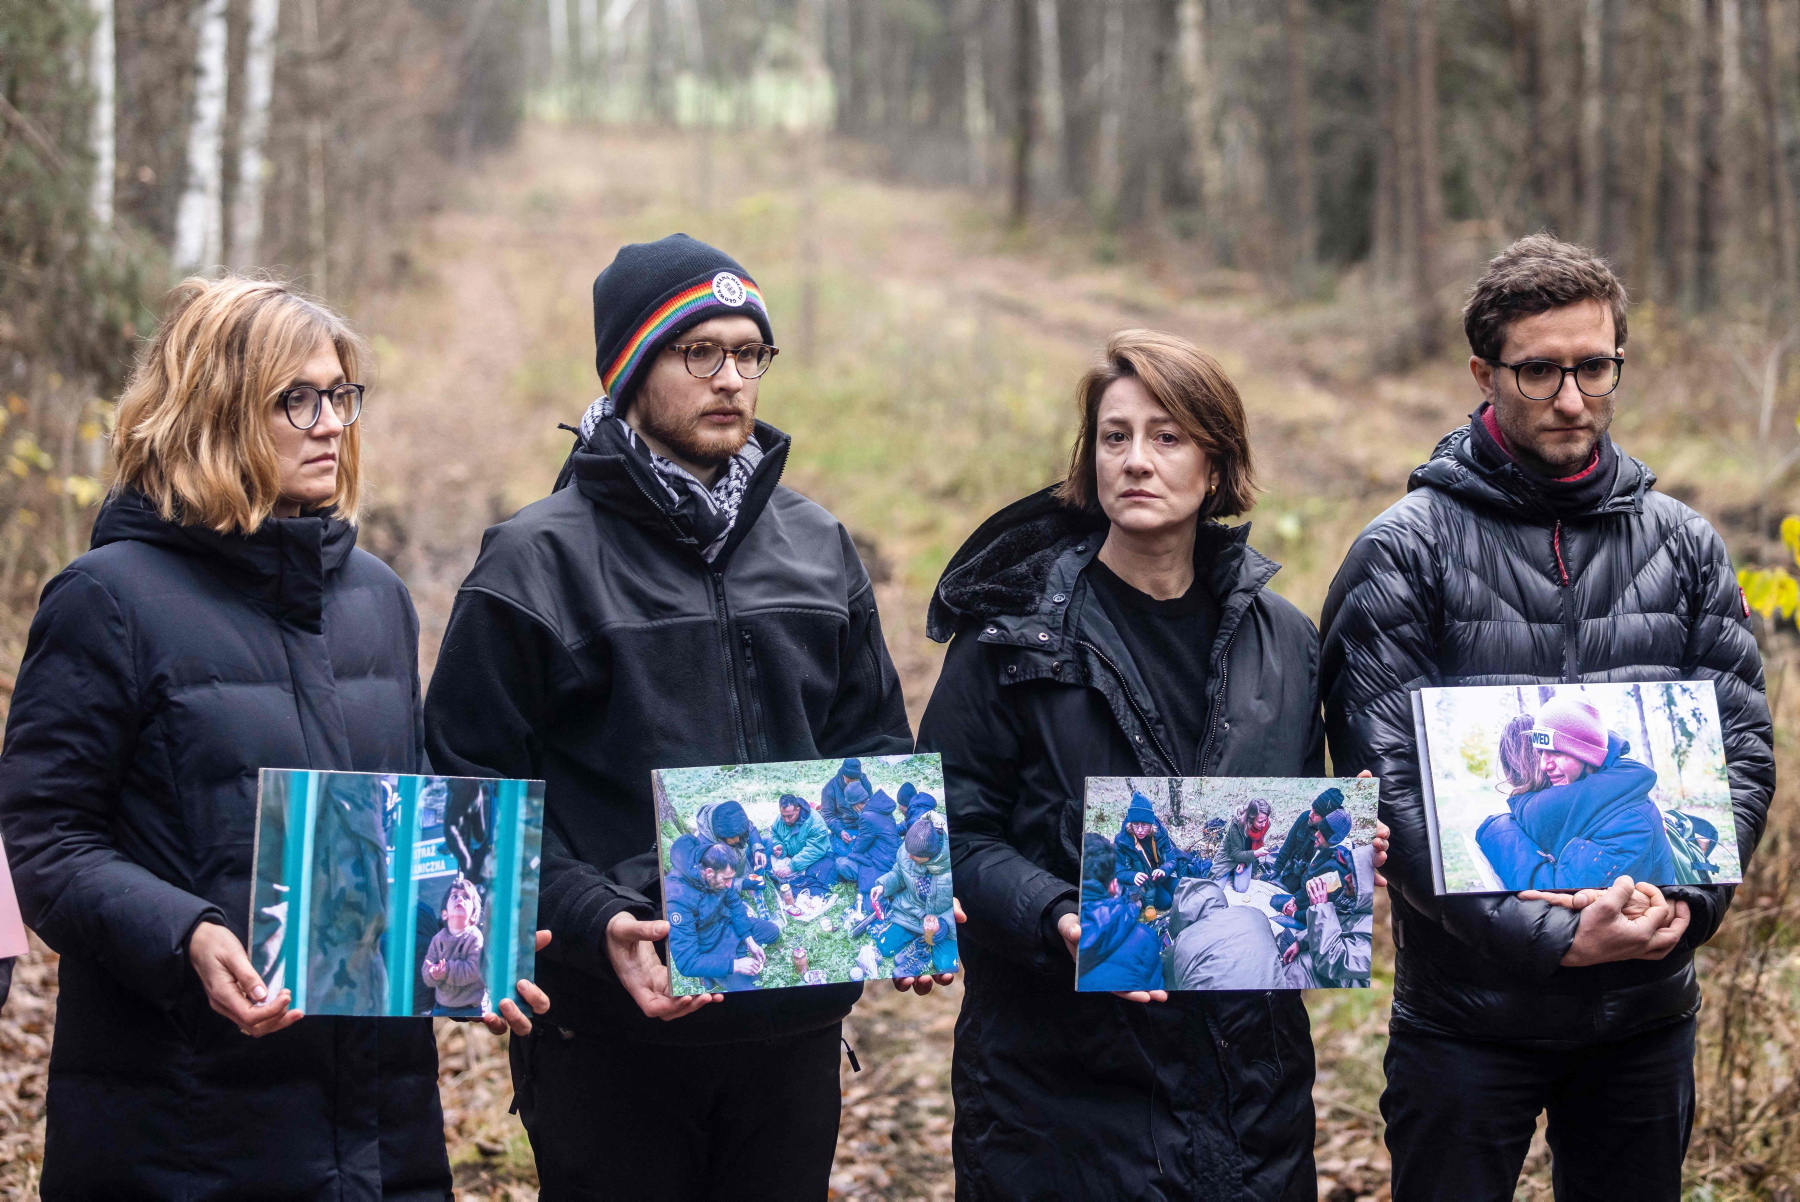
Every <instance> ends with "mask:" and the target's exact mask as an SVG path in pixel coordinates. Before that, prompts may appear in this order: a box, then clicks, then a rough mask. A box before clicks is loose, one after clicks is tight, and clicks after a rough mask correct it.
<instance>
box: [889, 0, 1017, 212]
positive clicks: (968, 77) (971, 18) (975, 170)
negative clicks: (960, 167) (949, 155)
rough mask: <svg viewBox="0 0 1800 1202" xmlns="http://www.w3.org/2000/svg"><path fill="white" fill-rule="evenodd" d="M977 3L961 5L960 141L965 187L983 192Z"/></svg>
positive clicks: (968, 0)
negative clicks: (964, 153)
mask: <svg viewBox="0 0 1800 1202" xmlns="http://www.w3.org/2000/svg"><path fill="white" fill-rule="evenodd" d="M982 16H983V13H982V3H981V0H963V2H962V27H963V35H962V46H963V137H964V139H965V140H966V141H967V143H968V154H969V187H971V188H973V189H975V191H977V192H985V191H987V183H988V132H989V130H990V129H991V128H992V123H991V122H990V121H989V119H988V106H987V61H986V55H985V54H984V53H983V51H982V37H981V34H982V24H983V22H982ZM864 19H865V20H867V16H866V15H865V18H864Z"/></svg>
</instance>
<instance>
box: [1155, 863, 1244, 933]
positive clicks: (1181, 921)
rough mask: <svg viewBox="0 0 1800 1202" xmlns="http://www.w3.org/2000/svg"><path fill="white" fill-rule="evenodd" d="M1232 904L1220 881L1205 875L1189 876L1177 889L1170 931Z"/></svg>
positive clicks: (1186, 926)
mask: <svg viewBox="0 0 1800 1202" xmlns="http://www.w3.org/2000/svg"><path fill="white" fill-rule="evenodd" d="M1230 905H1231V903H1230V902H1228V901H1226V900H1225V890H1224V889H1222V888H1221V887H1220V886H1219V882H1217V881H1213V880H1208V879H1206V878H1205V877H1192V876H1191V877H1187V878H1185V879H1183V880H1182V882H1181V884H1180V885H1179V886H1177V887H1176V890H1175V908H1174V911H1173V914H1172V916H1171V917H1170V919H1169V933H1170V934H1175V933H1177V932H1179V931H1182V930H1185V929H1186V928H1188V927H1190V926H1193V925H1194V924H1195V923H1197V922H1199V921H1200V920H1201V919H1202V918H1205V917H1206V916H1207V915H1208V914H1211V913H1212V912H1213V911H1215V910H1224V909H1227V908H1228V907H1229V906H1230Z"/></svg>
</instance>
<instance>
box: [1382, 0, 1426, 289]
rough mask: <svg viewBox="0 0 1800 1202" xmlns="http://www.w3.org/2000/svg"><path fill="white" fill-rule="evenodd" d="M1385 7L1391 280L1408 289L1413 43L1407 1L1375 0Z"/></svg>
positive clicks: (1412, 225) (1414, 238) (1414, 138)
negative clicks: (1392, 204) (1390, 113)
mask: <svg viewBox="0 0 1800 1202" xmlns="http://www.w3.org/2000/svg"><path fill="white" fill-rule="evenodd" d="M1379 2H1380V3H1381V4H1383V5H1384V6H1385V7H1386V8H1387V9H1388V35H1389V37H1391V38H1392V39H1393V40H1392V43H1391V49H1392V53H1391V54H1390V55H1389V61H1390V62H1391V63H1392V64H1393V66H1394V80H1395V84H1396V87H1395V90H1394V162H1395V174H1394V197H1395V200H1396V202H1397V208H1398V212H1397V213H1396V214H1395V227H1394V228H1395V230H1396V232H1397V234H1398V237H1397V239H1396V241H1395V246H1396V249H1397V251H1398V254H1397V256H1396V259H1395V263H1394V268H1395V282H1396V283H1401V284H1404V285H1405V287H1406V289H1407V291H1409V292H1410V291H1412V290H1413V289H1414V287H1415V286H1416V282H1417V280H1418V268H1417V264H1418V261H1419V236H1420V227H1421V225H1422V221H1421V216H1420V212H1419V184H1418V180H1419V97H1418V90H1419V89H1418V72H1417V71H1416V70H1415V69H1414V68H1413V60H1414V59H1415V58H1416V56H1417V49H1418V48H1417V46H1416V45H1415V44H1414V39H1413V36H1412V23H1411V21H1410V20H1409V14H1408V12H1407V0H1379Z"/></svg>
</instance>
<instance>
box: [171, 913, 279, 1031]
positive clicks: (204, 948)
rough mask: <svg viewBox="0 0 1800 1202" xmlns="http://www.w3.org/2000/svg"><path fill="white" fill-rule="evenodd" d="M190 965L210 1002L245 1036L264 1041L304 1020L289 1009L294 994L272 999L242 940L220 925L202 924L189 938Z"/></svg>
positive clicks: (213, 923)
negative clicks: (252, 965)
mask: <svg viewBox="0 0 1800 1202" xmlns="http://www.w3.org/2000/svg"><path fill="white" fill-rule="evenodd" d="M188 963H189V964H192V965H193V966H194V972H195V973H196V974H197V975H198V976H199V978H200V984H201V985H202V986H203V987H204V988H205V989H206V1000H207V1001H208V1002H209V1003H210V1004H211V1005H212V1008H213V1009H214V1010H216V1011H217V1012H218V1013H220V1014H222V1015H224V1016H225V1017H226V1018H228V1019H230V1020H231V1022H232V1024H233V1025H234V1026H236V1027H237V1029H238V1030H240V1031H242V1032H243V1033H244V1034H246V1035H249V1036H251V1037H252V1038H256V1039H260V1038H262V1037H263V1036H264V1035H268V1034H270V1033H272V1032H275V1031H280V1030H284V1029H285V1028H287V1027H291V1026H293V1025H294V1024H295V1023H297V1022H299V1021H300V1020H301V1019H302V1018H303V1017H305V1016H304V1015H303V1014H301V1012H300V1011H298V1010H289V1009H288V1003H289V1001H291V1000H292V998H293V995H292V994H291V993H289V992H288V991H287V990H285V989H283V990H282V991H281V992H280V993H278V994H276V995H275V996H274V997H270V996H269V990H268V988H267V987H266V986H265V985H264V984H263V980H262V978H261V977H259V976H257V975H256V970H255V969H254V968H252V967H250V957H249V955H248V954H247V953H246V952H245V951H244V945H243V944H241V943H239V942H238V937H237V936H236V935H233V934H232V933H231V932H230V931H228V930H226V929H225V928H224V927H222V926H220V925H219V924H218V923H216V922H202V923H201V924H200V925H199V926H197V927H195V928H194V933H193V934H192V935H189V936H188Z"/></svg>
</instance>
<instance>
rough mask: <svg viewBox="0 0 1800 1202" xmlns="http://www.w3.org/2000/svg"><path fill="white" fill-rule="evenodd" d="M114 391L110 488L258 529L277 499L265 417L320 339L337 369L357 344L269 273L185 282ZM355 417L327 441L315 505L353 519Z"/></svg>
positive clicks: (187, 521) (349, 374) (355, 369)
mask: <svg viewBox="0 0 1800 1202" xmlns="http://www.w3.org/2000/svg"><path fill="white" fill-rule="evenodd" d="M170 296H171V298H172V299H171V303H170V305H169V309H168V312H167V314H166V315H165V316H164V318H163V320H162V324H161V325H160V326H159V327H158V328H157V331H156V335H155V336H154V337H153V338H151V340H150V342H149V344H148V345H147V346H146V347H145V348H144V351H143V353H142V354H141V355H140V356H139V357H138V361H137V364H136V366H135V367H134V368H133V369H132V373H131V379H130V380H129V381H128V382H127V384H126V386H125V392H124V393H123V395H121V396H120V398H119V413H118V421H117V423H116V424H115V427H114V431H113V438H112V458H113V490H114V492H115V493H117V492H119V491H122V490H125V489H136V490H137V491H139V492H141V493H143V494H144V496H145V497H147V498H149V500H150V502H151V503H152V504H153V505H155V506H156V509H157V512H158V513H160V514H162V516H163V517H164V518H165V519H167V520H170V521H179V522H181V523H183V524H184V525H196V526H209V527H211V528H212V529H214V530H217V531H219V532H220V533H222V534H229V533H233V532H237V533H248V532H250V531H252V530H255V529H256V528H257V527H259V526H261V525H262V524H263V522H264V521H266V520H267V519H268V517H269V515H270V514H271V513H273V512H274V510H275V506H276V505H277V504H278V503H279V501H280V500H281V470H280V464H279V462H278V461H277V459H276V454H275V442H274V438H273V437H272V436H271V435H270V433H269V415H270V413H271V412H272V410H273V406H274V404H275V398H276V396H277V394H279V393H280V392H281V391H282V389H284V388H287V387H288V386H289V385H291V384H292V383H293V382H294V377H295V376H297V375H298V374H299V372H300V369H301V368H302V367H303V366H304V365H305V363H306V361H307V360H308V359H309V358H311V357H312V354H313V351H314V350H315V349H317V348H318V346H319V344H320V343H321V342H323V341H329V342H330V343H331V345H332V347H333V348H334V349H336V351H337V355H338V360H339V362H340V363H342V364H343V367H344V377H345V378H346V379H348V380H351V381H355V380H356V379H357V377H358V376H359V375H360V374H361V369H362V364H363V359H364V354H365V348H364V344H363V341H362V339H361V338H360V337H358V336H357V334H356V332H355V331H354V330H352V329H351V328H350V325H349V323H348V322H346V321H345V320H344V319H343V317H341V316H339V315H338V314H337V313H334V312H332V311H331V310H330V309H329V308H327V307H326V306H325V305H323V304H321V303H319V302H318V301H316V300H313V299H312V298H311V297H308V296H306V295H304V294H303V293H301V292H300V291H299V290H298V289H297V288H295V287H294V286H293V285H291V284H288V283H284V282H282V281H279V280H267V279H251V278H248V277H245V276H238V275H228V276H225V277H224V278H222V279H216V280H209V279H201V278H199V277H194V278H192V279H188V280H184V281H182V282H181V283H180V284H179V285H177V286H176V288H175V290H174V291H173V292H172V293H171V294H170ZM361 430H362V427H361V426H360V425H353V426H351V427H349V428H348V429H346V430H345V431H344V435H343V439H342V441H341V442H340V444H339V447H338V467H337V491H336V492H334V493H333V494H332V495H331V498H330V500H328V501H326V502H325V504H324V505H323V506H321V507H320V508H321V509H322V510H325V511H329V512H331V513H332V514H334V515H335V516H337V517H339V518H343V519H344V520H346V521H351V522H354V521H355V520H356V513H357V503H358V498H359V486H360V472H359V470H358V469H359V467H360V460H361V443H362V438H361Z"/></svg>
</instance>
